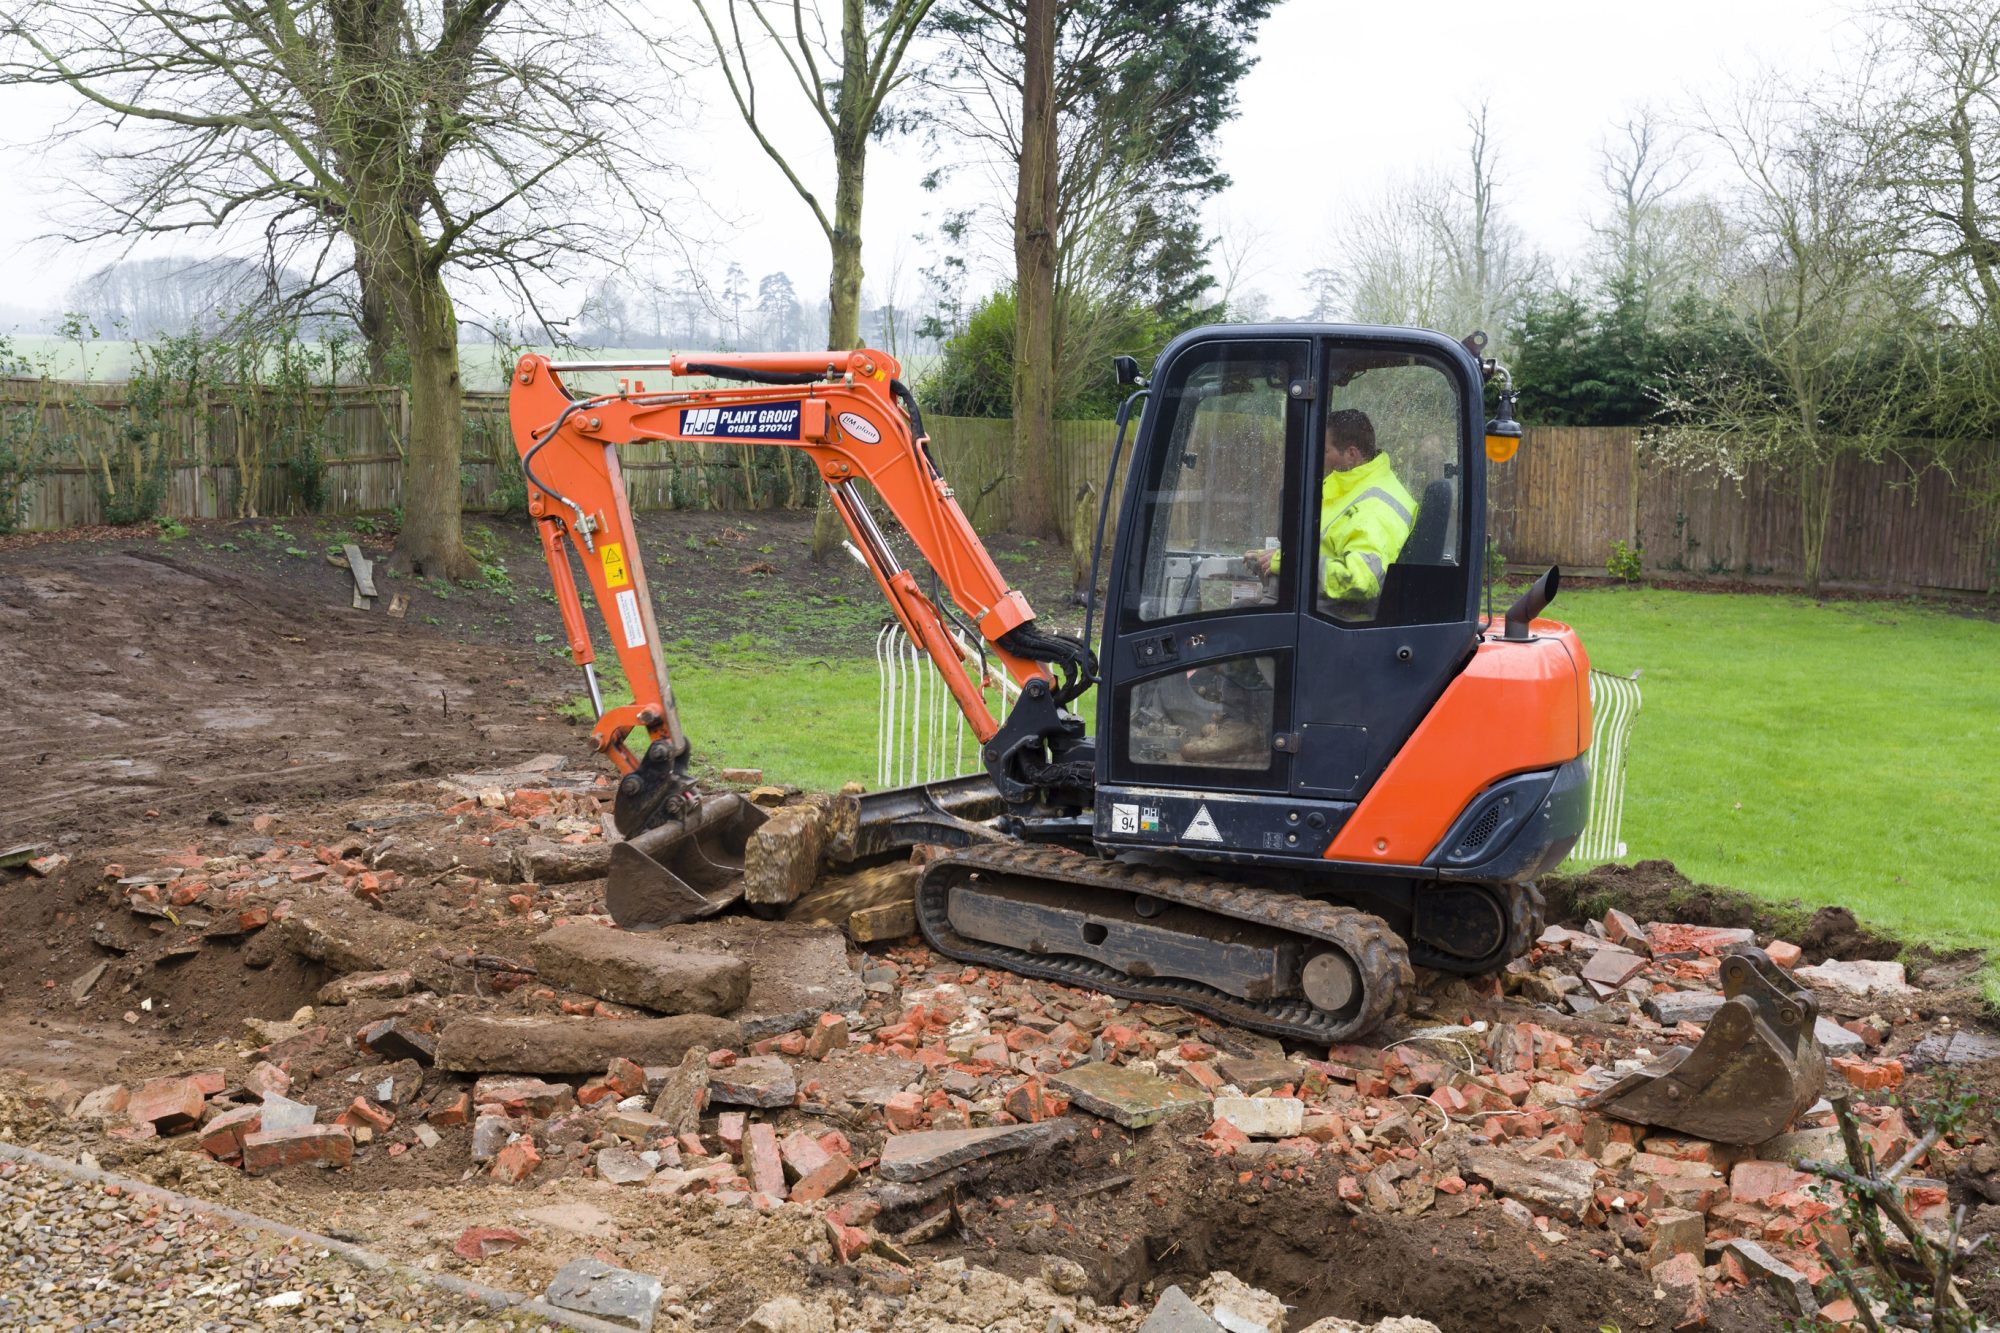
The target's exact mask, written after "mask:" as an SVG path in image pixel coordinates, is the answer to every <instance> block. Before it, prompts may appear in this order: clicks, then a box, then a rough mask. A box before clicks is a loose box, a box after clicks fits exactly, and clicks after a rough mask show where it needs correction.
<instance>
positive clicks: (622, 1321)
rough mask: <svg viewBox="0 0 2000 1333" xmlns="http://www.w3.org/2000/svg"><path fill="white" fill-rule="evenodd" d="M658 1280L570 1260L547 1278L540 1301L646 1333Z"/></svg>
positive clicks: (588, 1261)
mask: <svg viewBox="0 0 2000 1333" xmlns="http://www.w3.org/2000/svg"><path fill="white" fill-rule="evenodd" d="M662 1291H663V1288H662V1286H661V1284H660V1279H658V1278H656V1277H654V1276H652V1275H651V1274H648V1273H635V1272H633V1271H632V1270H631V1269H629V1268H614V1267H612V1266H611V1265H610V1264H607V1263H604V1262H603V1261H601V1260H598V1259H572V1260H571V1261H570V1262H569V1263H566V1264H564V1265H563V1266H562V1268H561V1269H559V1270H558V1271H557V1273H556V1275H555V1276H554V1277H553V1278H550V1279H549V1287H548V1290H547V1291H546V1292H544V1293H543V1299H544V1300H546V1301H547V1302H548V1303H549V1304H550V1305H553V1306H555V1307H556V1308H557V1309H559V1310H573V1311H575V1312H576V1313H577V1314H587V1315H592V1316H595V1317H596V1318H598V1319H602V1320H604V1321H606V1322H607V1323H612V1324H616V1325H618V1326H619V1327H621V1328H631V1329H637V1330H638V1331H639V1333H649V1330H651V1329H652V1327H653V1316H654V1312H655V1311H657V1310H658V1309H659V1306H660V1295H661V1292H662Z"/></svg>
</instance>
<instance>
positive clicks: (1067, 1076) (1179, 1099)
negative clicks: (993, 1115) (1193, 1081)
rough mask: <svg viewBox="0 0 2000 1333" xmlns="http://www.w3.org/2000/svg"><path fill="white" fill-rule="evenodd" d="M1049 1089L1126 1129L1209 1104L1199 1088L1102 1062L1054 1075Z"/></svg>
mask: <svg viewBox="0 0 2000 1333" xmlns="http://www.w3.org/2000/svg"><path fill="white" fill-rule="evenodd" d="M1049 1086H1051V1087H1053V1088H1055V1089H1056V1090H1057V1091H1059V1092H1062V1093H1064V1094H1066V1095H1067V1096H1068V1097H1069V1099H1070V1102H1071V1104H1073V1105H1074V1106H1075V1107H1076V1108H1077V1109H1078V1110H1080V1111H1088V1112H1089V1113H1090V1114H1092V1115H1097V1116H1103V1117H1104V1118H1105V1119H1107V1120H1110V1121H1112V1122H1114V1123H1116V1124H1119V1125H1123V1126H1124V1127H1125V1128H1127V1129H1142V1128H1144V1127H1145V1126H1147V1125H1157V1124H1158V1123H1160V1121H1162V1120H1166V1119H1169V1118H1170V1117H1173V1116H1178V1115H1185V1114H1187V1113H1189V1112H1196V1111H1200V1110H1201V1109H1202V1108H1203V1107H1205V1106H1207V1105H1208V1097H1207V1096H1206V1095H1205V1094H1204V1093H1202V1092H1201V1091H1200V1090H1199V1089H1197V1088H1190V1087H1188V1086H1187V1085H1186V1084H1184V1083H1172V1082H1169V1081H1168V1080H1166V1079H1163V1078H1160V1077H1158V1076H1156V1075H1153V1074H1148V1073H1146V1072H1144V1071H1143V1070H1138V1069H1132V1068H1130V1067H1128V1066H1126V1065H1113V1064H1106V1063H1105V1062H1103V1061H1101V1060H1100V1061H1096V1062H1094V1063H1091V1064H1082V1065H1078V1066H1077V1067H1076V1068H1074V1069H1069V1070H1065V1071H1063V1072H1061V1073H1058V1074H1052V1075H1050V1076H1049Z"/></svg>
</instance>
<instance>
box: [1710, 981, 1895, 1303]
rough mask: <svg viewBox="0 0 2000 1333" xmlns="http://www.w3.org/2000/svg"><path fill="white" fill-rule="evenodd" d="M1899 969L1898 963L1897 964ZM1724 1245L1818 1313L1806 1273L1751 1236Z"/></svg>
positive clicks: (1753, 1272)
mask: <svg viewBox="0 0 2000 1333" xmlns="http://www.w3.org/2000/svg"><path fill="white" fill-rule="evenodd" d="M1898 970H1899V971H1900V970H1901V968H1900V965H1899V966H1898ZM1727 1248H1728V1249H1730V1250H1733V1251H1734V1252H1735V1254H1736V1257H1737V1258H1738V1259H1740V1260H1741V1261H1742V1263H1743V1268H1744V1270H1745V1271H1746V1272H1748V1273H1749V1274H1750V1277H1751V1279H1752V1280H1753V1281H1760V1282H1762V1283H1763V1284H1764V1285H1765V1286H1767V1287H1769V1288H1770V1289H1771V1291H1772V1293H1773V1294H1774V1295H1776V1296H1777V1298H1778V1300H1779V1301H1780V1302H1781V1303H1782V1304H1783V1305H1784V1306H1785V1308H1787V1309H1789V1310H1790V1311H1791V1312H1792V1313H1793V1314H1795V1315H1799V1316H1801V1317H1804V1318H1811V1317H1812V1316H1814V1315H1816V1314H1818V1313H1819V1298H1818V1297H1817V1296H1815V1295H1814V1294H1813V1287H1812V1283H1810V1282H1808V1281H1807V1280H1806V1275H1805V1274H1804V1273H1801V1272H1800V1271H1799V1270H1798V1269H1796V1268H1793V1267H1792V1266H1791V1265H1790V1264H1788V1263H1786V1262H1784V1261H1783V1260H1781V1259H1779V1258H1778V1257H1777V1256H1776V1255H1774V1254H1772V1253H1771V1252H1770V1251H1769V1250H1767V1249H1765V1248H1764V1247H1763V1246H1762V1245H1759V1244H1758V1243H1757V1242H1756V1241H1754V1240H1732V1241H1730V1242H1729V1244H1728V1246H1727Z"/></svg>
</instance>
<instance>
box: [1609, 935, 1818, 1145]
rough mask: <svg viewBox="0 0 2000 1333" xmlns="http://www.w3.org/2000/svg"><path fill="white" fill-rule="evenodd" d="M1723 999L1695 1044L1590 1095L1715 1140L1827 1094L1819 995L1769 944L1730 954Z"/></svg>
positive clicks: (1620, 1112)
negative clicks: (1777, 959) (1817, 1027)
mask: <svg viewBox="0 0 2000 1333" xmlns="http://www.w3.org/2000/svg"><path fill="white" fill-rule="evenodd" d="M1722 993H1723V995H1724V997H1725V998H1724V1000H1723V1004H1722V1007H1721V1008H1720V1009H1718V1010H1716V1012H1715V1017H1713V1018H1711V1019H1710V1020H1709V1022H1708V1030H1707V1031H1706V1032H1704V1033H1703V1034H1702V1038H1701V1040H1700V1041H1699V1042H1696V1043H1695V1044H1694V1045H1693V1046H1691V1047H1688V1046H1679V1047H1675V1048H1674V1049H1673V1050H1671V1051H1668V1052H1667V1053H1666V1055H1665V1056H1664V1057H1662V1058H1661V1059H1660V1060H1658V1061H1657V1062H1655V1063H1654V1064H1653V1065H1652V1067H1650V1068H1648V1069H1643V1070H1640V1071H1638V1072H1636V1073H1631V1074H1627V1075H1625V1076H1624V1077H1623V1078H1621V1079H1619V1080H1618V1081H1617V1082H1616V1083H1614V1084H1612V1085H1611V1086H1610V1087H1608V1088H1606V1089H1605V1090H1604V1091H1602V1092H1600V1093H1597V1094H1595V1095H1594V1096H1592V1097H1590V1098H1589V1099H1588V1100H1586V1101H1585V1102H1584V1105H1585V1106H1587V1107H1591V1108H1593V1109H1595V1110H1599V1111H1603V1112H1604V1113H1605V1114H1606V1115H1612V1116H1616V1117H1618V1118H1619V1119H1620V1120H1631V1121H1636V1122H1637V1123H1639V1124H1642V1125H1659V1126H1663V1127H1664V1128H1667V1129H1677V1130H1679V1131H1680V1132H1681V1133H1683V1134H1692V1135H1693V1136H1695V1137H1696V1138H1702V1139H1708V1140H1710V1141H1711V1142H1715V1143H1740V1144H1749V1143H1762V1142H1763V1141H1764V1140H1766V1139H1768V1138H1771V1137H1772V1136H1773V1135H1776V1134H1780V1133H1783V1132H1784V1129H1785V1126H1786V1125H1788V1124H1790V1123H1791V1122H1792V1120H1793V1119H1794V1118H1795V1117H1796V1116H1797V1115H1798V1114H1799V1113H1800V1112H1801V1111H1803V1110H1805V1109H1806V1108H1807V1107H1808V1106H1811V1105H1812V1104H1813V1103H1814V1102H1815V1101H1817V1100H1818V1099H1819V1094H1820V1085H1821V1084H1822V1083H1824V1082H1825V1080H1826V1065H1825V1062H1824V1060H1823V1059H1822V1058H1821V1056H1820V1050H1819V1043H1818V1041H1817V1040H1815V1038H1814V1036H1813V1025H1814V1023H1815V1022H1816V1021H1817V1020H1818V1018H1819V1002H1818V1001H1817V1000H1815V999H1814V998H1813V996H1812V993H1811V992H1810V991H1808V990H1806V989H1805V988H1804V987H1802V986H1800V985H1799V983H1798V981H1797V980H1796V979H1795V978H1793V977H1792V976H1790V975H1789V974H1787V973H1786V972H1785V970H1784V969H1783V968H1781V967H1779V966H1778V965H1777V964H1776V963H1774V962H1772V961H1771V959H1770V956H1769V955H1768V954H1766V953H1765V952H1764V951H1763V950H1762V949H1743V950H1741V951H1740V952H1737V953H1733V954H1730V955H1729V956H1728V957H1726V958H1724V959H1723V960H1722Z"/></svg>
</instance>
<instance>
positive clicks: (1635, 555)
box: [1604, 541, 1646, 583]
mask: <svg viewBox="0 0 2000 1333" xmlns="http://www.w3.org/2000/svg"><path fill="white" fill-rule="evenodd" d="M1643 549H1644V548H1643V547H1638V546H1628V545H1627V544H1626V543H1624V542H1623V541H1615V542H1613V543H1611V554H1610V556H1609V557H1607V558H1606V560H1605V561H1604V572H1605V573H1607V574H1609V575H1610V576H1611V577H1612V578H1614V579H1617V580H1618V581H1619V582H1620V583H1637V582H1638V581H1639V580H1640V579H1641V578H1642V577H1644V575H1645V572H1646V570H1645V565H1644V563H1643V561H1642V560H1641V552H1642V551H1643Z"/></svg>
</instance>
